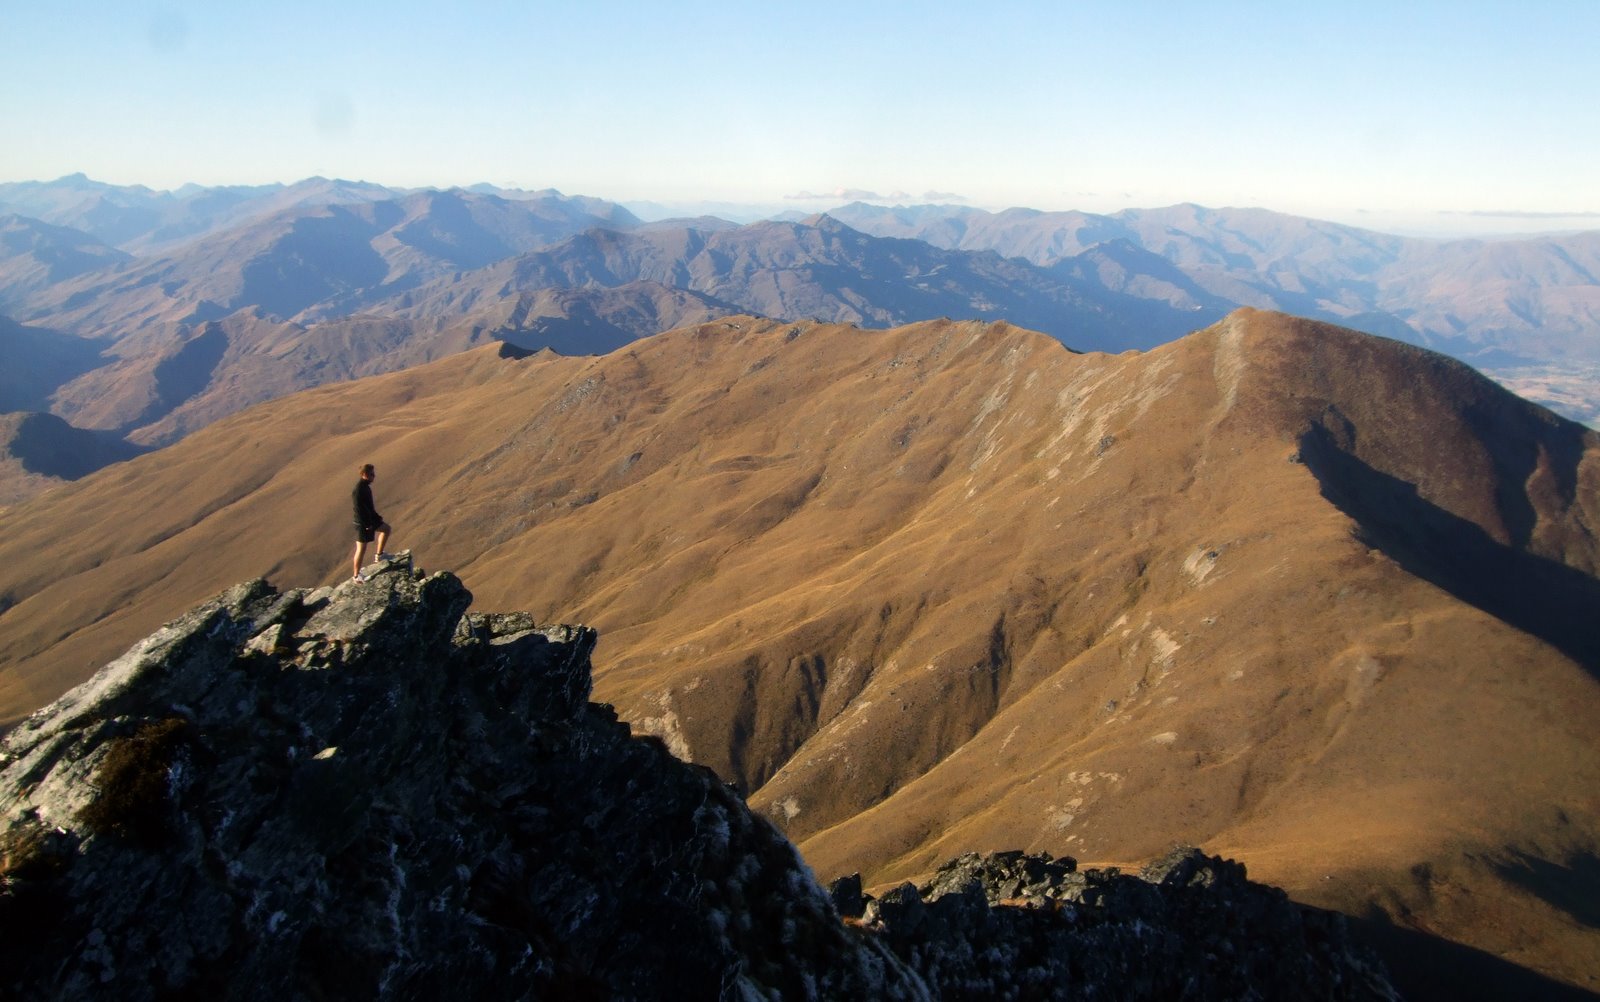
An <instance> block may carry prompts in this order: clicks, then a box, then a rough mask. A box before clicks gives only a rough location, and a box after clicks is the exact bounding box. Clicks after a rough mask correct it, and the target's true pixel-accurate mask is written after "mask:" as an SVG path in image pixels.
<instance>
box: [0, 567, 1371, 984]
mask: <svg viewBox="0 0 1600 1002" xmlns="http://www.w3.org/2000/svg"><path fill="white" fill-rule="evenodd" d="M470 600H471V596H470V595H469V593H468V592H467V590H466V589H465V588H464V587H463V586H462V585H461V583H460V581H458V580H457V579H456V578H455V577H453V576H452V575H450V574H446V573H439V574H432V575H426V576H425V575H423V574H421V573H420V572H415V571H412V570H411V569H410V567H409V563H408V562H402V563H399V564H395V565H391V566H389V567H388V568H386V569H385V570H384V571H383V572H381V573H379V574H378V575H377V576H376V577H375V578H374V579H372V580H371V581H368V582H366V583H348V584H343V585H340V586H339V587H337V588H332V589H327V588H324V589H317V590H315V591H307V590H300V589H297V590H292V591H289V592H286V593H283V594H279V593H277V592H275V591H274V590H273V589H271V588H270V587H269V586H268V585H266V584H265V583H264V582H261V581H254V582H249V583H246V584H242V585H239V586H237V587H235V588H233V589H231V590H229V591H228V592H226V593H224V594H223V595H221V596H219V597H218V598H217V599H215V600H213V601H212V602H209V603H207V604H205V605H203V606H201V607H199V608H197V609H195V610H194V611H192V612H191V613H189V614H188V615H187V616H185V617H183V618H182V619H180V620H178V621H176V622H174V623H171V624H169V625H167V626H166V627H164V628H162V629H161V630H160V631H158V632H157V633H155V634H154V635H152V636H151V637H149V638H147V639H146V640H144V641H142V642H141V643H139V644H137V645H136V646H135V647H134V648H133V649H132V650H130V651H129V652H128V653H127V654H126V655H124V656H123V657H122V658H120V659H118V660H117V661H115V662H113V663H112V664H110V665H108V666H107V667H106V668H105V669H104V670H103V671H101V672H100V673H99V674H98V675H96V676H95V677H94V678H93V679H91V680H90V681H89V682H87V683H85V684H84V685H83V686H80V687H79V688H78V689H75V690H73V691H72V692H70V693H68V694H67V695H66V696H64V697H62V698H61V699H60V700H58V701H57V702H56V703H55V704H53V705H51V706H49V707H47V708H45V709H44V710H42V711H40V712H39V713H38V714H35V715H34V716H33V717H32V718H30V719H29V720H27V721H26V722H24V723H23V724H21V725H20V726H18V727H17V728H16V729H15V730H14V731H13V732H12V733H11V734H9V735H8V736H7V737H6V738H5V740H4V743H3V745H0V997H7V998H11V997H15V998H107V999H110V998H115V999H125V1000H136V999H158V998H238V999H274V1000H279V999H313V1000H315V999H369V998H371V999H380V998H381V999H411V998H429V997H442V998H480V999H499V998H533V999H547V998H548V999H555V998H594V999H611V998H619V999H667V998H671V999H701V998H705V999H715V998H783V999H790V998H796V999H798V998H863V999H865V998H872V999H879V998H884V999H895V998H952V999H953V998H999V997H1008V998H1058V997H1059V998H1066V997H1087V996H1089V995H1094V996H1095V997H1115V998H1169V997H1187V998H1197V999H1198V998H1248V997H1263V998H1265V997H1272V998H1295V997H1305V998H1382V997H1390V996H1391V994H1392V993H1391V991H1390V989H1389V988H1388V985H1387V982H1386V980H1385V979H1384V977H1383V975H1382V973H1381V971H1380V970H1378V968H1377V966H1376V964H1375V963H1374V962H1373V961H1371V959H1370V957H1368V955H1366V954H1365V953H1364V952H1363V951H1362V950H1360V949H1358V948H1356V947H1354V946H1352V944H1351V943H1350V941H1349V939H1348V937H1347V936H1346V934H1345V932H1344V929H1343V925H1342V923H1341V922H1340V921H1339V920H1338V919H1337V917H1334V916H1327V915H1319V914H1315V913H1308V912H1304V911H1302V910H1301V909H1299V908H1297V907H1296V906H1294V905H1292V904H1290V903H1289V902H1288V901H1287V900H1286V899H1285V898H1284V897H1283V895H1282V894H1281V893H1280V892H1277V891H1274V890H1272V889H1270V888H1264V887H1261V886H1259V885H1255V884H1250V883H1249V882H1248V881H1246V880H1245V879H1244V874H1243V868H1242V867H1239V866H1237V865H1236V864H1229V863H1224V862H1223V861H1221V860H1214V859H1209V858H1207V857H1204V856H1202V855H1200V854H1198V853H1187V854H1178V855H1175V856H1174V857H1172V858H1171V859H1169V860H1167V861H1164V862H1163V863H1162V864H1160V865H1159V866H1157V867H1156V868H1155V869H1153V870H1152V871H1150V872H1149V873H1146V874H1144V875H1142V877H1141V878H1136V877H1130V876H1122V875H1119V874H1114V873H1100V872H1094V871H1091V872H1090V873H1089V874H1079V873H1077V872H1076V870H1075V868H1074V867H1073V866H1072V864H1071V861H1070V860H1050V859H1049V858H1048V857H1023V856H1021V855H1020V854H1009V855H1001V856H995V857H987V858H983V859H980V858H978V857H963V858H962V859H961V860H957V861H956V862H955V863H953V864H951V865H950V866H949V867H946V868H945V869H944V870H942V871H941V872H940V874H939V875H938V876H937V877H936V878H935V880H934V881H933V882H932V883H931V884H929V885H927V886H926V887H924V888H922V889H917V888H912V887H910V886H909V885H908V886H906V887H903V888H899V889H896V890H894V891H891V892H889V893H888V894H885V895H884V896H883V897H882V898H881V899H878V900H870V899H868V898H866V897H865V896H860V895H859V894H852V893H851V888H850V887H849V885H848V884H844V885H841V886H840V887H837V888H836V889H835V893H834V895H833V897H832V898H830V896H829V894H828V893H826V892H824V891H823V890H822V889H821V888H820V887H819V886H818V885H817V883H816V881H815V880H814V879H813V877H812V875H811V874H810V872H809V871H808V870H807V869H806V867H805V866H804V864H803V863H802V862H801V861H800V859H799V858H798V856H797V854H796V853H795V851H794V849H793V847H792V846H791V845H789V844H788V843H787V842H786V841H785V840H784V839H783V838H782V836H781V835H779V834H778V833H777V831H776V830H775V829H773V828H772V827H771V826H770V825H769V824H768V823H767V822H765V821H764V820H762V819H760V818H759V817H757V816H756V815H754V814H752V813H751V812H750V811H748V810H747V809H746V808H745V805H744V804H743V802H742V801H741V800H740V799H739V798H738V797H737V796H735V795H734V794H733V793H732V792H731V791H730V789H729V788H728V787H727V786H725V785H724V784H723V783H721V782H720V781H719V780H718V779H717V777H716V776H714V775H713V774H712V773H710V772H709V771H708V770H705V769H703V768H700V767H696V766H693V765H687V764H684V763H682V762H679V761H678V760H676V759H674V758H673V757H672V756H671V755H670V754H668V753H667V751H666V750H665V748H664V747H663V746H662V745H661V744H660V743H659V742H658V741H656V740H654V739H636V738H633V737H632V736H631V735H630V733H629V729H628V727H627V725H625V724H622V723H619V722H618V721H617V719H616V716H615V714H614V713H612V712H611V710H610V708H609V707H607V706H602V705H595V704H592V703H590V702H589V701H588V696H589V691H590V676H589V651H590V649H591V647H592V645H593V642H594V634H593V632H592V631H589V630H586V629H582V628H573V627H540V626H537V625H536V624H535V623H534V622H533V621H532V620H531V619H530V618H529V617H527V616H525V615H520V614H509V615H479V614H471V615H468V614H465V610H466V608H467V606H468V604H469V603H470ZM835 899H838V901H839V902H840V905H836V904H835ZM841 906H842V910H843V911H845V912H854V913H856V914H860V915H861V917H860V918H852V919H851V920H849V921H847V920H844V919H842V918H841V915H840V910H841ZM863 913H864V914H863Z"/></svg>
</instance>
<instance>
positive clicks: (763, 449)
mask: <svg viewBox="0 0 1600 1002" xmlns="http://www.w3.org/2000/svg"><path fill="white" fill-rule="evenodd" d="M1597 456H1600V439H1597V436H1596V434H1595V433H1594V432H1591V431H1587V430H1585V429H1583V428H1581V427H1579V426H1577V425H1574V424H1572V423H1570V422H1566V421H1563V420H1561V419H1559V418H1557V417H1555V416H1554V415H1552V414H1550V413H1549V412H1547V411H1544V410H1542V409H1540V408H1538V407H1536V406H1533V405H1531V404H1528V403H1526V402H1524V401H1521V400H1519V399H1517V398H1515V397H1513V396H1511V395H1510V394H1508V393H1506V392H1504V391H1503V390H1500V389H1499V388H1497V387H1495V386H1494V385H1493V384H1491V383H1489V382H1488V381H1487V380H1485V379H1483V378H1482V377H1480V376H1478V375H1477V374H1475V373H1473V372H1472V371H1471V370H1470V369H1468V368H1466V367H1465V366H1463V365H1461V364H1459V363H1456V362H1452V361H1449V360H1447V359H1444V358H1443V357H1441V356H1437V355H1433V354H1431V353H1429V352H1426V351H1424V350H1421V349H1417V348H1412V347H1409V346H1406V345H1402V344H1398V343H1395V342H1390V341H1385V340H1382V339H1378V338H1373V337H1370V336H1367V335H1361V334H1356V333H1354V332H1351V331H1347V330H1343V329H1340V328H1336V327H1331V326H1327V325H1322V324H1316V323H1311V322H1307V321H1300V320H1296V319H1293V318H1290V317H1286V316H1283V315H1280V314H1272V313H1264V312H1257V311H1250V310H1244V311H1240V312H1238V313H1235V314H1232V315H1230V316H1229V317H1228V318H1227V319H1226V320H1224V321H1223V322H1221V323H1219V324H1216V325H1214V326H1212V327H1210V328H1208V329H1206V330H1203V331H1200V332H1197V333H1195V334H1193V335H1190V336H1189V337H1187V338H1184V339H1182V340H1180V341H1177V342H1174V343H1172V344H1169V345H1165V346H1162V347H1160V348H1157V349H1154V350H1152V351H1149V352H1145V353H1136V352H1127V353H1124V354H1121V355H1115V356H1111V355H1102V354H1089V355H1077V354H1073V353H1071V352H1069V351H1067V350H1066V349H1064V348H1062V347H1061V345H1060V344H1059V343H1057V342H1055V341H1054V340H1052V339H1050V338H1047V337H1044V336H1043V335H1038V334H1034V333H1031V332H1028V331H1025V330H1021V329H1018V328H1015V327H1011V326H1009V325H1007V324H1004V323H996V324H983V323H975V322H967V323H960V322H952V321H934V322H928V323H921V324H914V325H911V326H908V327H902V328H897V329H894V330H889V331H863V330H859V329H856V328H854V327H850V326H846V325H828V324H791V323H779V322H774V321H767V320H757V319H752V318H748V317H742V318H729V319H723V320H718V321H713V322H709V323H705V324H701V325H699V326H696V327H690V328H685V329H681V330H677V331H672V332H669V333H667V334H663V335H660V336H657V337H655V338H650V339H647V340H645V341H640V342H637V343H635V344H632V345H629V346H627V347H625V348H622V349H620V350H618V351H615V352H613V353H611V354H610V355H606V356H603V357H599V358H562V357H558V356H555V355H552V354H549V353H541V354H538V355H531V356H528V355H522V354H521V353H518V352H514V351H511V350H509V349H505V348H495V347H485V348H482V349H478V350H474V351H469V352H466V353H464V354H460V355H456V356H452V357H449V358H445V359H443V360H441V361H438V362H435V363H432V364H430V365H426V366H422V367H420V368H415V369H409V370H406V371H403V372H399V373H393V374H390V375H386V376H380V377H375V378H371V379H365V380H361V381H358V382H354V383H349V384H344V385H339V386H327V387H322V388H319V389H316V390H312V391H308V392H305V393H301V394H297V395H295V396H292V397H288V398H284V399H280V400H275V401H272V402H269V403H266V404H263V405H260V406H257V407H254V408H252V409H250V410H247V411H245V412H243V413H240V414H236V415H234V416H232V417H229V418H226V419H224V420H221V421H218V422H216V423H215V424H213V425H211V426H209V427H207V428H205V429H203V430H201V431H199V432H196V433H195V434H193V435H191V436H189V437H188V438H186V439H184V440H183V441H182V442H179V443H178V444H177V445H174V446H172V447H170V448H168V449H165V450H162V451H161V452H160V453H157V454H154V455H151V456H145V457H141V458H139V459H136V460H134V461H132V462H129V463H125V464H121V465H119V466H116V467H112V468H108V469H106V470H103V471H101V472H100V473H98V474H95V475H93V476H91V477H88V478H86V479H84V480H83V481H80V482H78V483H74V484H69V485H65V486H63V487H60V488H58V489H57V490H56V491H55V492H54V493H53V494H52V495H51V496H49V497H48V498H45V499H42V500H40V501H37V502H33V503H30V504H24V505H20V506H17V507H16V508H13V509H11V510H9V511H4V512H0V608H4V609H5V611H4V612H3V613H0V665H3V669H0V712H3V714H4V715H5V716H6V717H9V718H12V719H14V718H15V717H16V716H17V715H18V714H20V713H23V712H26V711H28V710H29V709H31V708H32V707H33V706H36V705H39V704H40V703H42V702H44V701H45V700H47V699H48V698H50V697H52V696H54V695H55V694H57V693H59V692H60V691H62V690H64V689H65V688H66V687H67V686H69V685H71V684H73V683H74V682H76V681H79V680H81V679H82V678H84V677H86V676H87V675H88V674H89V673H90V672H91V671H92V670H93V669H95V668H96V667H98V666H99V665H100V664H102V663H104V661H106V660H107V659H109V657H111V656H113V655H115V654H116V653H118V652H119V651H120V649H121V647H122V646H124V645H126V644H127V643H129V642H131V641H132V640H133V639H136V638H138V637H140V636H143V635H145V634H146V633H148V632H149V630H150V629H151V628H152V627H153V626H154V625H156V624H158V623H159V622H161V621H162V620H163V619H165V618H168V617H171V616H174V615H176V614H178V613H179V612H181V611H182V610H184V609H186V608H188V607H189V606H190V605H192V604H194V602H195V601H197V600H198V599H200V598H204V597H206V596H208V595H209V594H212V593H214V592H216V591H218V590H220V589H222V588H223V587H226V586H227V585H230V584H232V583H233V582H235V581H238V580H240V579H242V578H246V577H250V576H254V575H261V574H266V575H269V576H271V577H272V578H273V579H274V580H278V581H282V582H283V583H285V584H308V583H312V582H316V581H324V580H332V579H334V578H336V577H338V576H339V575H340V574H347V573H348V571H347V569H344V568H345V567H346V564H345V561H346V560H347V559H348V558H347V552H346V547H347V543H346V538H345V537H346V536H347V534H348V529H347V522H348V515H347V513H346V509H347V506H348V501H347V495H348V489H349V482H350V481H352V480H353V471H354V469H355V466H356V464H358V463H359V462H362V461H371V462H373V463H375V464H376V465H377V467H378V469H379V480H378V484H377V489H378V499H379V504H380V508H381V509H382V510H383V512H384V513H385V515H386V516H387V517H389V519H390V520H391V521H392V522H394V523H395V525H396V527H397V529H398V532H399V536H398V538H399V539H400V540H401V542H402V543H403V545H406V546H409V547H410V548H412V549H413V550H414V551H415V552H416V553H417V554H418V555H419V557H420V558H421V559H422V560H423V562H424V563H427V564H429V565H430V566H437V567H445V568H450V569H453V570H455V571H456V572H458V573H459V574H460V575H461V577H462V578H463V580H465V581H466V583H467V584H468V586H469V587H470V588H471V589H472V590H473V592H474V594H475V596H476V597H477V600H478V602H479V603H480V604H482V605H483V606H484V607H488V608H512V607H515V608H527V609H532V610H534V611H535V612H537V613H539V614H540V615H542V616H544V617H545V618H547V619H549V620H552V621H564V622H583V623H586V624H589V625H592V626H595V627H597V628H598V629H599V630H600V633H601V642H600V646H599V648H598V649H597V652H596V657H595V664H596V670H597V676H596V685H597V694H598V695H599V697H600V698H603V699H606V700H609V701H611V702H613V703H615V704H616V706H617V707H618V709H619V711H620V712H621V713H622V715H623V717H624V718H625V719H628V720H630V721H631V722H632V723H633V725H634V727H635V728H636V729H640V730H646V731H651V732H654V733H657V734H659V735H661V736H662V738H663V739H664V740H665V741H666V742H667V743H668V745H669V746H670V747H671V748H673V750H674V751H676V752H677V753H678V754H680V755H681V756H683V757H687V758H691V759H693V760H695V761H697V762H701V763H703V764H706V765H708V766H710V767H712V768H713V769H715V770H717V772H718V773H720V774H721V775H722V776H723V777H725V778H726V779H728V780H730V781H732V782H735V783H737V784H738V785H739V786H740V787H741V788H742V789H744V790H745V791H747V793H748V795H749V797H750V799H751V801H752V803H753V804H755V805H756V806H757V807H758V808H760V809H762V810H764V811H765V812H767V813H768V814H769V815H770V816H772V817H773V818H774V819H775V820H776V821H777V822H778V823H779V824H780V825H781V826H782V827H783V828H784V829H785V830H786V831H787V832H788V833H789V835H790V836H791V837H793V838H795V839H796V840H797V841H798V842H799V844H800V845H801V847H802V849H803V851H804V852H805V854H806V856H807V858H808V860H809V861H810V862H811V864H812V865H813V866H814V867H816V868H817V870H818V871H819V873H820V874H822V875H823V876H834V875H837V874H839V873H841V872H847V871H849V870H855V869H860V870H862V871H864V873H865V874H866V876H867V878H868V881H869V882H887V881H893V880H899V879H901V878H904V877H909V876H912V875H915V874H919V873H922V872H924V871H926V870H927V869H928V868H929V867H930V866H931V865H933V864H934V863H935V862H937V861H938V860H940V859H944V858H949V857H951V856H954V855H956V854H958V853H960V852H962V851H966V850H994V849H1000V848H1023V849H1029V850H1046V851H1050V852H1055V853H1058V854H1070V855H1073V856H1076V857H1078V858H1080V859H1085V860H1100V861H1124V862H1134V861H1140V860H1143V859H1147V858H1150V857H1152V856H1155V855H1157V854H1159V853H1160V852H1162V851H1163V850H1165V849H1166V848H1168V847H1169V846H1171V845H1172V844H1174V843H1193V844H1200V845H1204V846H1206V847H1207V848H1208V849H1209V850H1211V851H1220V852H1225V853H1227V854H1229V855H1233V856H1236V857H1237V858H1239V859H1241V860H1243V861H1244V862H1246V863H1247V864H1248V865H1249V866H1250V868H1251V873H1252V875H1254V876H1256V877H1258V878H1260V879H1263V880H1266V881H1269V882H1273V883H1278V884H1281V885H1283V886H1286V887H1287V888H1289V889H1290V890H1291V893H1293V894H1294V895H1295V896H1296V897H1298V898H1301V899H1302V900H1306V901H1308V902H1312V903H1315V904H1320V905H1326V906H1333V907H1338V908H1340V909H1342V910H1345V911H1348V912H1350V913H1352V914H1356V915H1362V916H1369V917H1379V918H1381V919H1382V921H1384V922H1387V923H1392V924H1393V925H1394V926H1395V927H1396V928H1397V929H1400V930H1412V931H1418V932H1422V933H1426V934H1428V935H1429V936H1437V937H1443V938H1444V939H1446V940H1449V941H1453V942H1455V943H1458V944H1464V945H1466V946H1469V947H1472V948H1474V949H1475V950H1480V951H1484V952H1486V953H1488V954H1492V955H1493V956H1495V957H1498V958H1501V959H1502V960H1504V961H1508V962H1510V963H1513V964H1517V965H1520V966H1523V967H1527V968H1531V969H1534V970H1537V971H1540V972H1543V973H1544V974H1546V975H1548V976H1551V977H1554V978H1557V979H1560V980H1562V981H1564V982H1567V983H1568V984H1571V985H1574V986H1580V987H1583V988H1587V989H1588V990H1590V991H1593V990H1595V988H1596V987H1597V983H1596V981H1595V980H1594V979H1595V978H1596V977H1597V976H1600V970H1597V966H1596V965H1595V964H1594V962H1593V959H1594V957H1595V956H1596V954H1597V951H1600V929H1597V927H1596V923H1595V920H1594V915H1593V910H1592V907H1588V906H1585V905H1584V904H1583V903H1582V902H1584V901H1586V900H1587V901H1592V900H1593V894H1594V893H1595V892H1596V891H1597V890H1600V887H1597V886H1596V883H1597V882H1596V870H1597V868H1600V863H1597V860H1600V839H1597V838H1596V834H1597V832H1600V798H1597V795H1596V794H1595V792H1594V791H1596V790H1600V752H1597V750H1596V749H1595V747H1594V744H1593V740H1592V735H1593V733H1594V729H1595V725H1596V723H1597V722H1600V677H1597V676H1600V643H1597V638H1596V635H1595V631H1594V628H1593V626H1592V622H1593V617H1592V615H1591V614H1590V611H1591V610H1592V609H1593V608H1594V607H1595V603H1596V601H1597V598H1600V585H1597V582H1596V578H1595V574H1596V570H1597V567H1600V545H1597V541H1596V535H1595V531H1594V526H1596V525H1597V524H1600V495H1597V492H1596V488H1597V486H1600V460H1597Z"/></svg>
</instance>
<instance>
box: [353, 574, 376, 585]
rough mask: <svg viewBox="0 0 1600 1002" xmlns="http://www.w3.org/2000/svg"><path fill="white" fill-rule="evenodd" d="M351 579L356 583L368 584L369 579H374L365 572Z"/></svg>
mask: <svg viewBox="0 0 1600 1002" xmlns="http://www.w3.org/2000/svg"><path fill="white" fill-rule="evenodd" d="M350 580H351V581H354V582H355V583H356V584H366V583H367V582H368V581H371V580H372V579H371V578H369V577H367V576H366V575H365V574H357V575H356V576H355V577H353V578H351V579H350Z"/></svg>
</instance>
